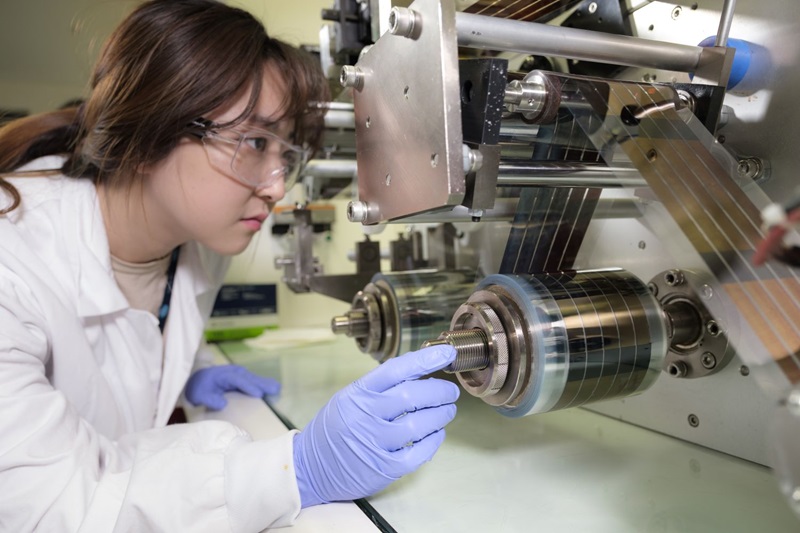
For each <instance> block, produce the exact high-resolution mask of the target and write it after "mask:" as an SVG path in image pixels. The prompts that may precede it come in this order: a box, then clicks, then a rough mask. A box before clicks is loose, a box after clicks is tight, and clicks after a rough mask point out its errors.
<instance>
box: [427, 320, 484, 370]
mask: <svg viewBox="0 0 800 533" xmlns="http://www.w3.org/2000/svg"><path fill="white" fill-rule="evenodd" d="M439 338H440V339H443V340H445V341H446V342H447V343H448V344H450V345H452V346H453V347H454V348H455V349H456V352H458V355H456V360H455V361H453V362H452V363H451V364H450V365H449V366H448V367H446V368H445V369H444V371H445V372H448V373H451V374H452V373H456V372H469V371H470V370H481V369H483V368H486V367H487V366H489V342H488V340H487V338H486V333H484V331H483V330H481V329H466V330H459V331H445V332H444V333H442V334H441V335H440V336H439Z"/></svg>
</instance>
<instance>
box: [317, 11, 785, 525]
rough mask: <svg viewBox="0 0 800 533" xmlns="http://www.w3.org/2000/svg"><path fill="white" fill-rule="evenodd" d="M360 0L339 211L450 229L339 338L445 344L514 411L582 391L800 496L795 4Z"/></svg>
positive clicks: (460, 366) (379, 344)
mask: <svg viewBox="0 0 800 533" xmlns="http://www.w3.org/2000/svg"><path fill="white" fill-rule="evenodd" d="M360 4H365V5H366V2H360ZM369 7H370V9H369V14H370V16H371V17H372V24H371V25H372V27H373V29H374V28H377V27H381V28H383V30H384V31H374V40H375V42H374V44H373V45H368V46H366V47H364V48H363V49H362V50H361V52H360V55H359V58H358V60H357V62H356V63H355V64H354V65H346V66H344V67H343V68H342V70H341V83H342V85H343V86H344V87H346V88H347V89H348V90H349V91H350V94H351V95H352V102H353V111H352V113H353V115H352V116H353V119H352V120H353V122H352V124H354V128H355V141H356V142H355V148H356V159H357V174H358V180H357V186H358V197H357V199H354V200H353V201H352V202H351V203H350V204H349V207H348V218H349V219H350V220H351V221H352V222H357V223H361V224H364V225H365V226H373V225H380V224H386V223H395V222H400V223H413V222H440V223H447V224H451V225H453V226H454V227H455V228H456V229H457V233H458V237H457V238H456V239H455V247H454V248H453V250H454V251H453V254H454V258H453V260H452V261H449V262H447V263H446V264H444V263H442V264H439V265H438V267H437V268H434V269H427V270H410V271H405V272H399V273H398V272H394V273H378V274H375V275H374V276H373V277H372V278H371V279H370V281H369V282H368V283H362V285H361V286H360V288H361V290H359V291H357V292H355V294H354V296H353V298H352V308H351V309H350V311H348V312H347V313H345V314H344V315H342V316H339V317H335V318H334V320H333V324H332V327H333V329H334V331H335V332H337V333H342V334H346V335H349V336H351V337H353V338H354V339H355V340H356V342H357V345H358V347H359V348H360V349H361V350H362V351H364V352H366V353H368V354H370V355H371V356H372V357H374V358H375V359H377V360H379V361H384V360H386V359H387V358H390V357H394V356H396V355H398V354H400V353H403V352H404V351H408V350H412V349H416V348H418V347H419V346H420V344H423V343H424V344H433V343H448V344H451V345H453V346H455V347H456V349H457V351H458V354H459V355H458V358H457V360H456V362H455V363H454V364H453V365H452V366H451V368H448V369H447V371H449V372H452V373H453V374H455V376H456V378H457V379H458V381H459V383H460V384H461V385H462V387H463V388H464V390H466V391H467V392H468V393H470V394H472V395H474V396H477V397H480V398H481V399H482V400H483V401H484V402H486V403H487V404H488V405H490V406H492V407H493V408H494V409H496V410H497V411H498V412H499V413H501V414H503V415H506V416H509V417H518V416H524V415H528V414H535V413H543V412H547V411H552V410H556V409H564V408H569V407H575V406H584V407H586V408H588V409H591V410H594V411H597V412H600V413H603V414H606V415H609V416H612V417H616V418H619V419H622V420H625V421H628V422H631V423H634V424H637V425H640V426H643V427H647V428H650V429H653V430H656V431H659V432H662V433H665V434H668V435H672V436H675V437H678V438H681V439H685V440H687V441H690V442H694V443H697V444H701V445H703V446H707V447H709V448H712V449H715V450H719V451H722V452H724V453H728V454H731V455H734V456H737V457H741V458H743V459H747V460H750V461H754V462H757V463H760V464H764V465H768V466H772V467H773V468H774V469H775V471H776V473H777V476H778V477H779V480H780V483H781V488H782V490H783V492H784V493H785V494H786V496H787V498H788V500H789V502H790V504H791V505H792V506H793V508H794V509H795V510H796V511H798V510H800V453H798V450H797V447H796V444H794V443H796V442H798V441H799V440H798V439H800V279H799V278H798V271H797V267H798V252H797V250H798V249H797V248H796V247H795V246H794V245H795V244H796V243H797V242H798V240H797V235H796V232H795V231H794V229H793V224H795V223H796V222H797V220H800V210H798V205H800V197H798V192H797V189H796V186H795V176H794V173H795V167H796V160H797V156H796V153H795V150H794V147H795V146H796V145H797V142H798V140H800V139H798V134H797V133H796V129H795V128H794V125H795V124H796V123H797V120H798V118H800V117H799V116H798V115H800V110H798V107H797V106H796V105H795V104H794V100H795V98H794V94H793V87H795V86H796V85H797V83H798V82H800V79H798V77H800V68H798V54H799V53H800V39H798V37H797V35H799V34H800V33H798V31H797V30H798V29H800V28H798V26H799V25H800V4H797V3H795V2H789V1H780V2H773V3H771V4H770V5H765V4H764V3H759V2H754V1H749V0H741V1H740V2H738V4H737V2H735V0H697V1H694V2H688V3H687V2H663V1H654V0H605V1H604V0H594V1H589V0H582V1H581V0H558V1H556V0H527V1H520V0H493V1H489V0H486V1H483V0H479V1H477V2H475V1H470V0H455V1H454V0H416V1H415V2H413V3H411V4H410V5H409V4H408V3H403V4H402V5H391V3H389V2H369ZM376 21H378V24H376ZM361 24H362V26H363V27H366V26H365V23H363V21H361ZM347 111H349V108H348V109H347ZM350 164H352V162H351V163H350ZM348 168H349V167H348ZM467 251H469V254H468V255H469V259H468V260H464V261H461V259H460V256H461V254H464V253H466V252H467ZM476 260H477V263H476ZM476 264H477V266H476ZM363 276H364V274H363V273H362V278H361V279H360V280H359V281H360V282H363ZM342 299H344V298H342ZM767 435H769V438H765V436H767Z"/></svg>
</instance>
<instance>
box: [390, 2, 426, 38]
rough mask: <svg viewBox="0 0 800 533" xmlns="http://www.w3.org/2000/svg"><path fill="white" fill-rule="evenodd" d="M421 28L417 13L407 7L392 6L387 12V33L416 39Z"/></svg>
mask: <svg viewBox="0 0 800 533" xmlns="http://www.w3.org/2000/svg"><path fill="white" fill-rule="evenodd" d="M421 30H422V18H421V17H420V15H419V13H417V12H416V11H414V10H413V9H409V8H407V7H393V8H392V10H391V11H390V12H389V33H391V34H392V35H398V36H400V37H405V38H407V39H416V38H417V37H419V34H420V31H421Z"/></svg>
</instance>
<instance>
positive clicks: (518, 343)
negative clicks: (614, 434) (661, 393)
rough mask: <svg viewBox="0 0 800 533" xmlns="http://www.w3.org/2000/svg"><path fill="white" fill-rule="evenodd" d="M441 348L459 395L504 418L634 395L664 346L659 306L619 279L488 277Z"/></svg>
mask: <svg viewBox="0 0 800 533" xmlns="http://www.w3.org/2000/svg"><path fill="white" fill-rule="evenodd" d="M459 335H460V336H461V338H460V337H459ZM439 340H440V341H445V342H448V343H449V344H452V345H453V346H455V347H456V348H457V350H459V360H457V361H456V363H454V367H456V368H461V369H462V371H460V372H459V373H458V374H457V376H458V380H459V382H460V383H461V385H462V386H463V387H464V388H465V390H467V392H469V393H470V394H472V395H473V396H478V397H480V398H482V399H483V401H485V402H486V403H488V404H490V405H494V406H495V407H497V409H498V411H499V412H500V413H502V414H504V415H506V416H511V417H518V416H524V415H528V414H534V413H543V412H547V411H553V410H557V409H565V408H569V407H575V406H579V405H584V404H587V403H591V402H596V401H600V400H607V399H611V398H619V397H625V396H629V395H631V394H636V393H638V392H641V391H643V390H645V389H647V388H648V387H650V386H651V385H652V384H653V383H654V382H655V379H656V378H657V377H658V375H659V373H660V371H661V368H662V366H663V362H664V357H665V354H666V351H667V346H668V344H669V341H668V337H667V330H666V327H665V322H664V317H663V315H662V313H661V309H660V306H659V305H658V302H657V301H656V300H655V298H654V297H653V296H652V295H651V294H650V292H649V290H648V288H647V287H646V286H645V285H644V283H642V282H641V281H639V280H638V279H637V278H636V277H634V276H632V275H630V274H629V273H627V272H624V271H621V270H616V271H611V270H609V271H594V272H576V273H571V274H566V273H563V274H539V275H534V276H516V275H514V276H506V275H492V276H489V277H487V278H486V279H484V280H483V281H482V282H481V283H480V284H479V285H478V287H477V289H476V291H475V292H474V293H473V294H472V295H471V296H470V297H469V299H468V300H467V302H466V303H465V304H464V305H462V306H461V307H459V308H458V310H457V311H456V313H455V314H454V316H453V320H452V322H451V324H450V331H447V332H445V333H443V334H441V335H440V337H439ZM481 350H482V351H483V354H484V357H483V358H481V357H478V355H477V354H475V352H476V351H477V352H480V351H481ZM462 352H463V354H462ZM465 358H466V359H469V362H467V361H464V359H465ZM484 363H486V364H485V365H484Z"/></svg>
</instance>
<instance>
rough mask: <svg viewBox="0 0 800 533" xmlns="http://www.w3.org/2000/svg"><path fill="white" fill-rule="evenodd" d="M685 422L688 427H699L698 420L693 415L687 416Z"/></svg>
mask: <svg viewBox="0 0 800 533" xmlns="http://www.w3.org/2000/svg"><path fill="white" fill-rule="evenodd" d="M687 420H688V422H689V425H690V426H692V427H693V428H696V427H697V426H699V425H700V418H699V417H698V416H697V415H695V414H691V415H689V417H688V418H687Z"/></svg>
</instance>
